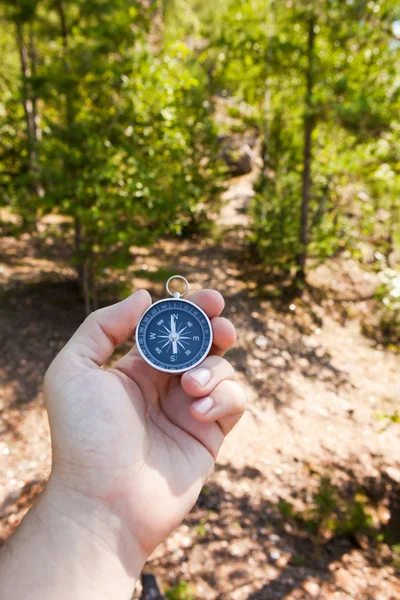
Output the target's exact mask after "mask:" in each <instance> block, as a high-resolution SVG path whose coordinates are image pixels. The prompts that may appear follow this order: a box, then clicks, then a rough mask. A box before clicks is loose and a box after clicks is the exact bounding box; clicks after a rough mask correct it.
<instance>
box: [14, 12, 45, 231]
mask: <svg viewBox="0 0 400 600" xmlns="http://www.w3.org/2000/svg"><path fill="white" fill-rule="evenodd" d="M29 27H30V30H29V46H27V44H26V42H25V30H24V25H23V23H21V22H19V21H17V24H16V37H17V46H18V53H19V58H20V65H21V79H22V105H23V108H24V114H25V124H26V132H27V138H28V170H29V173H30V175H31V177H32V181H31V184H30V191H31V193H32V194H33V195H35V196H39V197H41V196H43V188H42V186H41V184H40V182H39V164H38V146H39V139H40V133H39V126H38V115H37V102H36V97H35V94H34V92H33V90H32V83H31V76H32V74H34V72H35V71H36V54H35V52H33V49H34V43H33V32H32V26H31V25H30V26H29ZM29 63H30V64H29ZM27 212H28V213H29V218H28V219H27V223H26V225H32V222H33V223H34V224H35V225H36V210H35V209H30V208H29V207H27ZM28 221H29V223H28Z"/></svg>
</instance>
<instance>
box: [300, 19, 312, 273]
mask: <svg viewBox="0 0 400 600" xmlns="http://www.w3.org/2000/svg"><path fill="white" fill-rule="evenodd" d="M314 28H315V17H314V16H311V17H310V19H309V21H308V36H307V71H306V95H305V106H304V122H303V123H304V146H303V179H302V194H301V217H300V244H301V251H300V253H299V254H298V256H297V266H298V271H297V275H296V279H297V282H298V283H300V284H302V283H304V282H305V278H306V261H307V247H308V242H309V232H308V212H309V203H310V191H311V157H312V133H313V130H314V127H315V121H314V115H313V114H312V109H313V88H314V46H315V30H314Z"/></svg>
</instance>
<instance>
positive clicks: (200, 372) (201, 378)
mask: <svg viewBox="0 0 400 600" xmlns="http://www.w3.org/2000/svg"><path fill="white" fill-rule="evenodd" d="M190 377H191V378H192V379H194V380H195V382H196V383H198V384H199V385H201V386H202V387H203V386H204V385H206V384H207V383H208V382H209V381H210V379H211V371H210V370H209V369H205V368H204V367H202V368H201V369H195V370H194V371H191V373H190Z"/></svg>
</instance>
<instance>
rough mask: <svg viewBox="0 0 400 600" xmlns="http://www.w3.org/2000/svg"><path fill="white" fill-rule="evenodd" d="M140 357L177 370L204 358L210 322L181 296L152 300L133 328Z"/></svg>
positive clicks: (156, 366)
mask: <svg viewBox="0 0 400 600" xmlns="http://www.w3.org/2000/svg"><path fill="white" fill-rule="evenodd" d="M136 343H137V345H138V348H139V351H140V353H141V355H142V357H143V358H144V359H145V360H146V361H147V362H148V363H150V364H151V365H152V366H153V367H155V368H156V369H159V370H161V371H166V372H169V373H181V372H183V371H187V370H188V369H192V368H193V367H195V366H196V365H198V364H199V363H200V362H201V361H202V360H204V358H206V356H207V354H208V352H209V350H210V348H211V343H212V329H211V323H210V320H209V318H208V317H207V315H206V314H205V313H204V312H203V311H202V310H201V309H200V308H199V307H198V306H196V305H195V304H193V303H192V302H189V301H188V300H183V299H181V298H174V299H171V300H170V299H166V300H160V301H159V302H155V303H154V304H153V305H152V306H150V308H149V309H148V310H147V311H146V312H145V313H144V315H143V316H142V318H141V320H140V322H139V325H138V327H137V329H136Z"/></svg>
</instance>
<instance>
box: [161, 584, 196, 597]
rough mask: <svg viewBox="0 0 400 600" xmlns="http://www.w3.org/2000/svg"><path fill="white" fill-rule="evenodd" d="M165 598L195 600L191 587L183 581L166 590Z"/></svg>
mask: <svg viewBox="0 0 400 600" xmlns="http://www.w3.org/2000/svg"><path fill="white" fill-rule="evenodd" d="M165 596H166V598H168V600H195V597H194V595H193V591H192V587H191V586H190V585H189V584H188V583H186V581H184V580H183V579H180V580H179V582H178V583H177V584H176V585H174V587H172V588H170V589H169V590H166V592H165Z"/></svg>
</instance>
